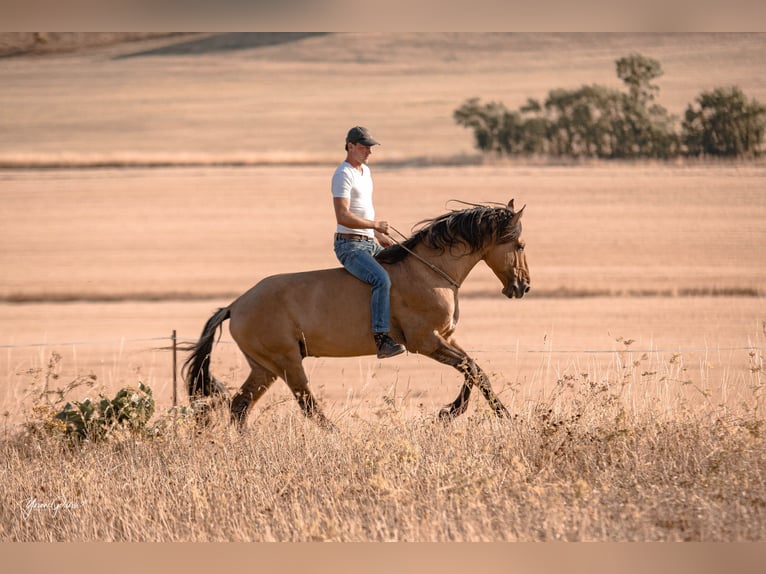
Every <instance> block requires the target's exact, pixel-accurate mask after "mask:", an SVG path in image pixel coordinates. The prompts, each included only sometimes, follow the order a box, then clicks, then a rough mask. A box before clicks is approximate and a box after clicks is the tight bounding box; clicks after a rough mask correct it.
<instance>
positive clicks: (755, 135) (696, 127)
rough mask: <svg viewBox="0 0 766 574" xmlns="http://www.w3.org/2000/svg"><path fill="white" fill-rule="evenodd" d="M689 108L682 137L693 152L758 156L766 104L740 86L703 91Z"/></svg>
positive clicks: (699, 153)
mask: <svg viewBox="0 0 766 574" xmlns="http://www.w3.org/2000/svg"><path fill="white" fill-rule="evenodd" d="M696 102H697V104H698V107H694V106H693V105H691V104H690V105H689V106H688V107H687V108H686V113H685V115H684V122H683V125H682V128H681V129H682V134H683V135H682V139H683V142H684V144H685V145H686V149H687V153H688V154H689V155H694V156H699V155H712V156H722V157H757V156H759V155H760V153H761V144H762V143H763V137H764V131H766V107H765V106H764V105H763V104H761V103H760V102H758V101H757V100H755V99H752V100H750V101H748V99H747V97H746V96H745V94H744V93H743V92H742V90H741V89H740V88H739V87H737V86H731V87H719V88H715V89H713V90H712V91H705V92H702V93H701V94H700V95H699V96H698V97H697V100H696Z"/></svg>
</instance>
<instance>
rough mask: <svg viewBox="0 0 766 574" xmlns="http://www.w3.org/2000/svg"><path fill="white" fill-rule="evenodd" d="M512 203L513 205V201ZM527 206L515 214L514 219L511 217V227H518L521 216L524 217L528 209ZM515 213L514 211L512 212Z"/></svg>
mask: <svg viewBox="0 0 766 574" xmlns="http://www.w3.org/2000/svg"><path fill="white" fill-rule="evenodd" d="M511 203H513V200H511ZM526 207H527V206H526V204H525V205H524V206H523V207H522V208H521V209H519V210H518V211H517V212H516V213H514V214H513V217H511V221H510V223H509V225H517V224H518V223H519V220H520V219H521V216H522V215H524V209H525V208H526ZM511 211H513V210H511Z"/></svg>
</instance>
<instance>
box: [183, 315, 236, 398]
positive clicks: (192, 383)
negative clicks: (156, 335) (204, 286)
mask: <svg viewBox="0 0 766 574" xmlns="http://www.w3.org/2000/svg"><path fill="white" fill-rule="evenodd" d="M230 315H231V312H230V311H229V308H228V307H223V308H221V309H218V311H216V312H215V313H214V314H213V316H212V317H210V319H208V322H207V323H206V324H205V328H204V329H203V330H202V335H200V338H199V341H197V343H196V344H195V345H192V346H190V347H189V348H188V349H187V350H189V351H191V352H192V354H191V355H190V356H189V358H188V359H186V361H184V364H183V368H182V371H181V372H182V373H183V376H184V378H185V379H186V384H187V385H188V389H189V397H198V396H203V397H209V396H212V395H216V394H223V395H226V394H227V393H226V388H225V387H224V386H223V384H222V383H221V382H220V381H218V380H217V379H216V378H215V377H213V376H212V375H211V374H210V354H211V353H212V352H213V344H214V343H215V332H216V330H217V329H220V330H223V327H222V324H223V322H224V321H226V319H228V318H229V316H230Z"/></svg>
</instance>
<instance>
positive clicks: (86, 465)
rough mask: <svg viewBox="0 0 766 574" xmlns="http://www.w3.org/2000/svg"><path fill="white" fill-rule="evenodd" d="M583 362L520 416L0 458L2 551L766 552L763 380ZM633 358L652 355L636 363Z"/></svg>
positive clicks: (381, 416) (159, 424)
mask: <svg viewBox="0 0 766 574" xmlns="http://www.w3.org/2000/svg"><path fill="white" fill-rule="evenodd" d="M629 345H630V342H629V341H627V342H626V345H625V347H626V352H617V353H615V354H614V357H613V361H611V362H610V363H609V365H608V366H607V367H604V366H603V364H602V366H599V367H595V366H593V365H591V366H581V365H578V364H574V365H572V366H569V367H567V368H565V369H563V370H561V371H559V372H558V373H557V380H556V381H555V383H553V386H552V387H551V388H549V389H548V390H545V391H541V392H540V394H539V395H538V396H536V397H532V396H529V395H527V396H525V395H524V394H523V391H522V390H521V389H519V388H518V387H514V386H509V387H506V390H505V391H504V397H503V399H504V400H505V402H506V403H507V404H508V405H510V406H511V407H512V408H511V410H512V412H513V413H514V418H513V420H511V421H505V420H498V419H495V418H494V417H493V416H492V415H491V414H490V412H489V410H488V409H487V407H486V405H485V404H484V403H483V401H481V399H474V401H473V403H472V409H471V411H470V412H469V414H467V415H466V416H464V417H463V418H460V419H458V420H456V421H454V422H453V423H450V424H443V423H439V422H437V421H436V420H435V419H434V417H433V416H432V415H433V413H430V412H423V411H421V410H419V407H418V406H417V405H416V404H414V403H410V402H408V399H407V397H404V396H396V395H393V396H392V395H386V396H384V397H383V401H382V403H380V405H379V408H374V409H368V410H365V411H363V410H361V409H360V408H359V407H358V405H355V404H354V403H349V404H347V405H342V408H341V409H340V411H341V414H337V413H336V414H335V416H334V419H335V420H336V422H337V423H338V427H339V430H337V431H336V432H332V433H331V432H326V431H323V430H321V429H319V428H317V427H316V426H315V425H314V424H313V423H311V422H310V421H306V420H304V419H303V418H302V416H301V415H300V414H299V410H298V408H297V406H296V405H295V404H293V403H292V401H291V402H289V403H286V404H285V403H284V401H283V400H281V401H274V400H273V399H272V403H271V404H268V403H267V404H266V405H265V406H264V407H262V409H261V410H260V412H259V413H258V416H257V417H255V418H254V420H252V421H251V424H250V427H249V429H248V430H247V431H245V432H244V433H242V434H240V433H239V432H237V431H235V430H233V429H232V428H230V427H228V426H227V425H226V424H223V423H218V424H216V425H214V426H213V427H212V428H208V429H205V430H202V431H197V430H195V429H194V428H193V427H192V426H191V424H190V423H189V422H188V421H187V419H185V418H183V417H182V416H180V415H178V414H176V415H173V414H172V413H169V412H165V413H164V414H161V415H160V416H158V417H157V418H156V419H155V424H154V429H153V430H154V432H153V433H151V434H149V435H142V436H136V435H135V434H131V433H128V432H127V431H125V432H120V431H118V432H114V433H113V434H112V435H111V437H110V438H109V439H108V440H106V441H99V442H85V443H82V444H79V445H75V444H72V443H71V442H69V441H68V440H66V439H63V438H61V437H57V436H54V435H51V434H50V433H46V432H43V431H41V426H40V422H41V421H40V417H39V416H38V415H33V414H30V417H29V420H28V425H29V426H28V428H31V429H37V430H35V431H26V432H22V431H13V430H9V429H6V430H5V434H4V437H3V440H2V444H1V445H0V451H2V454H1V455H0V460H1V461H2V463H0V484H2V489H1V490H0V538H2V539H3V540H6V541H80V540H110V541H111V540H115V541H320V540H329V541H552V540H566V541H681V540H684V541H687V540H688V541H753V540H764V539H766V477H765V476H764V472H763V469H764V468H766V440H765V439H766V426H764V420H766V419H764V405H763V386H764V382H766V375H764V370H763V355H762V353H761V352H760V351H758V350H752V351H749V352H746V351H745V352H743V353H742V356H741V359H742V364H741V365H739V367H742V369H741V370H740V371H738V372H737V373H738V374H733V372H732V371H729V370H727V371H726V372H723V373H719V372H718V371H713V370H710V369H708V368H707V367H706V365H705V364H701V365H696V364H695V365H689V364H686V363H685V358H684V356H682V355H680V354H674V355H672V356H671V357H669V358H667V357H665V358H662V357H660V356H659V355H654V354H652V355H640V354H639V353H630V352H628V351H629ZM639 355H640V356H639Z"/></svg>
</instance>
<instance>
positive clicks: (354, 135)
mask: <svg viewBox="0 0 766 574" xmlns="http://www.w3.org/2000/svg"><path fill="white" fill-rule="evenodd" d="M346 143H354V144H362V145H367V146H373V145H380V142H378V141H376V140H375V139H374V138H373V137H372V136H371V135H370V132H369V131H368V130H367V128H363V127H362V126H356V127H353V128H351V129H350V130H348V135H347V136H346Z"/></svg>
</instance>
